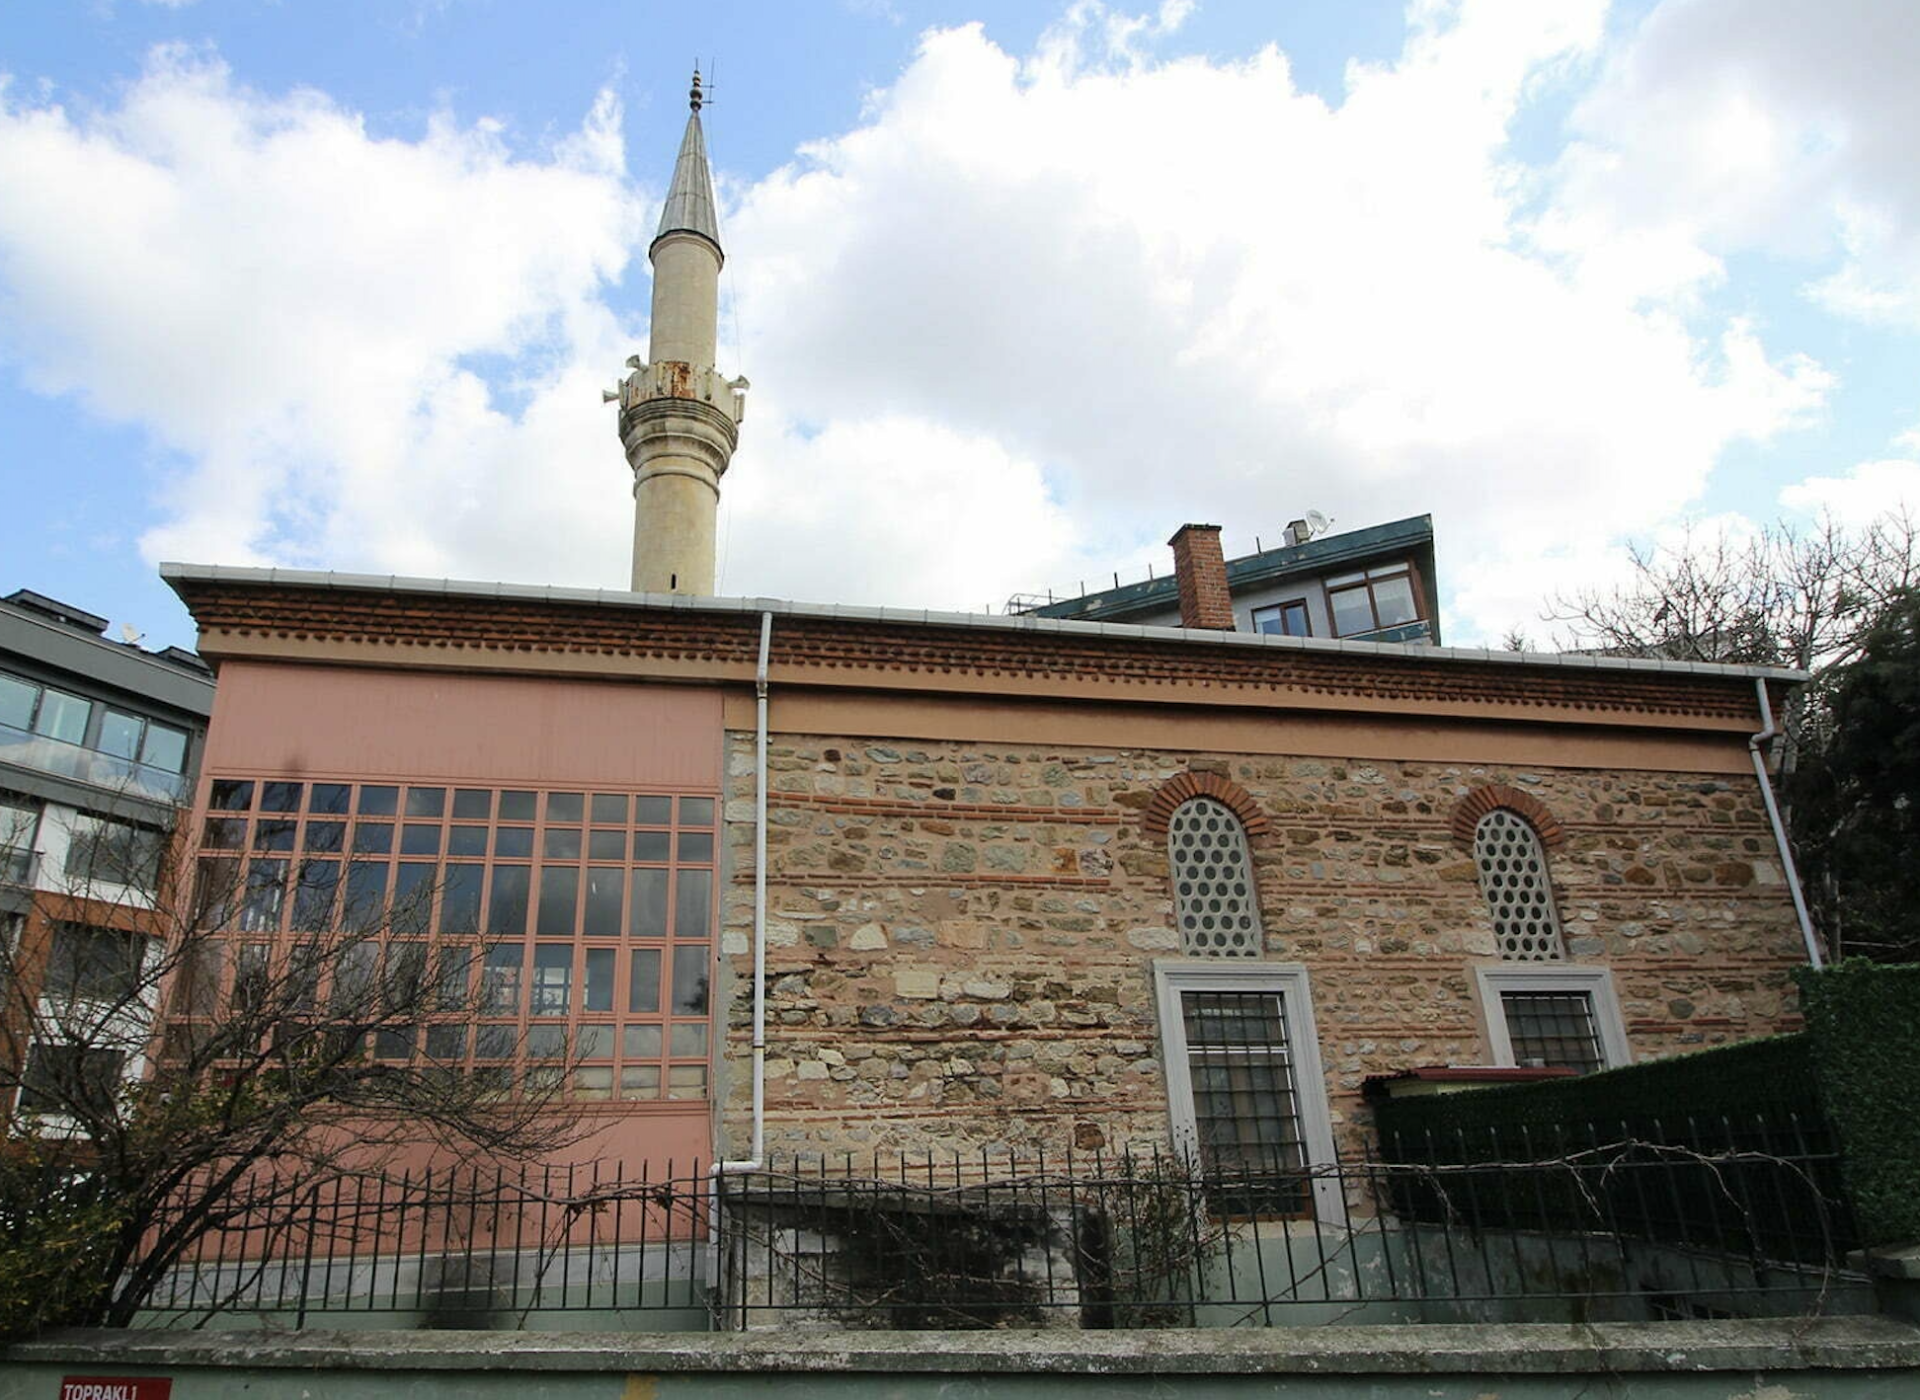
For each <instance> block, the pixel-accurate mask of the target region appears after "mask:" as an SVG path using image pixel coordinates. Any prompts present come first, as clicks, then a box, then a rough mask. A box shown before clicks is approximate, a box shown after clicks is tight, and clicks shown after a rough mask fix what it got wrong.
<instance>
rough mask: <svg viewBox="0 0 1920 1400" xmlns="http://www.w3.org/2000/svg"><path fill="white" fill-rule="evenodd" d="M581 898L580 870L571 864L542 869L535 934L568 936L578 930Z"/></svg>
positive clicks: (545, 866)
mask: <svg viewBox="0 0 1920 1400" xmlns="http://www.w3.org/2000/svg"><path fill="white" fill-rule="evenodd" d="M579 899H580V871H579V870H578V869H577V868H576V867H574V866H571V865H543V866H541V867H540V915H539V920H538V922H537V923H536V924H535V926H534V932H535V933H538V934H542V935H545V936H548V937H556V936H557V937H562V938H564V937H568V936H570V935H571V934H572V933H573V931H574V928H575V916H574V909H575V907H576V905H578V903H579Z"/></svg>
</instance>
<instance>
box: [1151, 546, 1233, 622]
mask: <svg viewBox="0 0 1920 1400" xmlns="http://www.w3.org/2000/svg"><path fill="white" fill-rule="evenodd" d="M1167 543H1168V544H1170V545H1172V546H1173V578H1174V582H1175V583H1176V584H1177V585H1179V588H1180V625H1181V626H1182V627H1207V628H1212V629H1213V630H1214V631H1216V632H1231V631H1233V598H1232V596H1231V595H1230V594H1229V593H1228V592H1227V561H1226V558H1225V556H1224V555H1222V554H1221V553H1220V527H1219V526H1218V525H1182V526H1181V527H1180V528H1179V530H1177V531H1176V532H1175V533H1174V536H1173V538H1172V539H1170V540H1168V541H1167Z"/></svg>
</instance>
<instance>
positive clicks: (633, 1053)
mask: <svg viewBox="0 0 1920 1400" xmlns="http://www.w3.org/2000/svg"><path fill="white" fill-rule="evenodd" d="M620 1058H621V1059H623V1060H657V1059H659V1058H660V1027H658V1026H628V1027H626V1028H625V1029H624V1030H622V1031H621V1032H620Z"/></svg>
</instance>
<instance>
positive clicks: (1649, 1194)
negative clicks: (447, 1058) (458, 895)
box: [148, 1135, 1870, 1329]
mask: <svg viewBox="0 0 1920 1400" xmlns="http://www.w3.org/2000/svg"><path fill="white" fill-rule="evenodd" d="M1588 1136H1589V1137H1591V1136H1592V1135H1588ZM1772 1146H1773V1147H1775V1148H1790V1147H1791V1146H1792V1145H1791V1144H1773V1145H1772ZM1832 1165H1833V1164H1832V1162H1831V1159H1830V1154H1824V1153H1811V1152H1809V1153H1798V1152H1794V1151H1790V1150H1762V1149H1758V1148H1753V1147H1742V1148H1734V1149H1730V1150H1727V1151H1724V1152H1718V1153H1716V1152H1712V1151H1702V1150H1697V1149H1682V1148H1677V1147H1672V1146H1659V1145H1652V1144H1648V1143H1645V1142H1642V1141H1638V1140H1620V1141H1612V1142H1600V1141H1587V1142H1584V1143H1574V1144H1572V1145H1571V1146H1570V1147H1569V1150H1567V1151H1565V1152H1555V1153H1554V1154H1553V1155H1550V1156H1542V1157H1541V1158H1539V1159H1537V1160H1531V1161H1517V1160H1503V1161H1471V1162H1462V1161H1447V1160H1445V1154H1443V1153H1438V1152H1436V1153H1435V1154H1433V1156H1432V1158H1431V1159H1429V1160H1425V1161H1395V1162H1387V1161H1379V1160H1365V1161H1360V1162H1347V1163H1332V1164H1327V1165H1321V1166H1315V1167H1311V1168H1307V1169H1294V1168H1285V1167H1281V1166H1278V1165H1276V1166H1275V1167H1274V1168H1273V1169H1272V1170H1247V1169H1244V1168H1242V1169H1238V1170H1235V1171H1233V1172H1216V1171H1208V1170H1206V1169H1204V1168H1203V1167H1201V1166H1199V1165H1198V1164H1196V1163H1194V1162H1193V1161H1191V1160H1190V1159H1188V1158H1186V1157H1184V1156H1181V1155H1177V1154H1171V1153H1167V1154H1155V1153H1147V1154H1144V1155H1134V1156H1127V1155H1107V1154H1102V1153H1091V1154H1088V1153H1068V1154H1063V1155H1061V1156H1058V1157H1056V1156H1052V1155H1050V1154H1042V1153H1038V1152H1034V1153H1030V1154H1023V1155H1018V1156H1010V1155H1006V1154H1000V1153H985V1152H981V1153H972V1154H947V1155H944V1156H927V1155H917V1156H907V1157H900V1156H893V1155H888V1156H887V1157H885V1158H883V1159H867V1160H858V1161H856V1160H854V1159H852V1158H847V1157H842V1158H837V1159H828V1158H821V1157H811V1158H807V1159H802V1160H795V1161H785V1162H782V1163H778V1164H770V1165H769V1166H768V1167H767V1168H766V1169H764V1170H760V1171H756V1172H752V1173H745V1174H733V1175H727V1176H724V1177H721V1178H719V1179H717V1180H716V1179H715V1178H713V1177H712V1176H711V1175H710V1174H709V1173H708V1172H706V1171H705V1170H704V1169H702V1168H701V1166H700V1165H699V1164H697V1163H696V1164H686V1165H683V1166H682V1167H681V1168H679V1169H678V1170H676V1169H674V1168H673V1167H668V1168H666V1169H665V1170H663V1171H651V1172H650V1171H649V1170H647V1169H644V1168H643V1169H642V1170H641V1171H640V1172H638V1173H637V1174H631V1175H630V1174H626V1173H623V1172H620V1171H617V1170H613V1169H611V1168H608V1167H606V1166H604V1165H602V1166H600V1167H597V1168H574V1169H570V1170H567V1169H559V1170H554V1169H547V1170H543V1169H539V1168H534V1169H529V1170H520V1171H514V1172H506V1171H491V1172H482V1171H471V1170H466V1169H460V1170H456V1171H451V1172H442V1173H429V1174H426V1175H402V1176H399V1177H394V1178H386V1177H381V1178H372V1177H369V1178H347V1179H343V1180H339V1181H333V1182H328V1183H326V1184H324V1185H320V1186H316V1187H313V1188H310V1189H308V1190H306V1191H304V1192H302V1193H300V1194H298V1195H295V1196H293V1197H291V1198H288V1197H286V1196H285V1195H284V1194H281V1193H275V1194H274V1197H273V1199H272V1200H271V1202H267V1201H266V1199H265V1196H264V1195H263V1198H262V1204H261V1205H260V1207H259V1208H258V1209H257V1210H255V1209H250V1208H249V1206H248V1204H247V1202H246V1201H245V1199H244V1198H242V1199H236V1200H235V1201H234V1202H231V1203H230V1205H229V1208H228V1209H227V1210H225V1211H224V1212H223V1218H224V1219H225V1221H226V1224H225V1225H224V1226H223V1227H222V1228H221V1229H220V1230H217V1231H214V1232H212V1233H210V1234H208V1235H207V1236H206V1237H205V1238H204V1240H203V1241H202V1242H201V1245H200V1247H199V1248H198V1249H197V1250H196V1251H195V1252H194V1254H193V1256H192V1257H191V1258H189V1259H188V1260H186V1261H185V1262H183V1263H182V1264H181V1265H180V1266H179V1267H178V1268H176V1269H175V1270H174V1271H173V1272H172V1273H171V1274H170V1275H169V1276H168V1277H167V1278H166V1279H165V1280H164V1282H163V1283H162V1285H161V1286H160V1288H159V1289H157V1290H156V1291H155V1293H154V1294H153V1296H152V1297H151V1298H150V1299H149V1300H148V1310H149V1313H150V1315H151V1316H152V1318H153V1320H155V1321H166V1320H169V1319H185V1318H190V1317H193V1316H195V1315H201V1316H204V1315H208V1314H212V1313H219V1312H228V1313H231V1312H249V1313H268V1314H274V1315H276V1319H277V1320H279V1321H283V1322H285V1323H286V1324H288V1325H294V1326H299V1325H306V1324H308V1323H309V1322H311V1321H313V1320H314V1319H315V1318H316V1317H318V1316H320V1315H323V1314H332V1313H339V1312H349V1311H351V1312H368V1313H385V1314H392V1315H395V1316H394V1318H393V1322H394V1325H404V1326H435V1325H439V1326H487V1327H515V1326H527V1325H534V1324H535V1323H537V1322H538V1321H539V1320H538V1319H536V1318H535V1314H553V1313H560V1312H583V1313H584V1312H592V1313H597V1314H601V1315H602V1323H601V1324H600V1325H604V1323H605V1315H606V1314H616V1313H617V1314H623V1315H625V1316H624V1317H623V1318H622V1319H621V1322H622V1325H631V1326H636V1327H646V1328H674V1327H682V1328H705V1327H720V1328H738V1327H771V1326H792V1325H818V1326H834V1327H870V1328H872V1327H877V1328H902V1329H906V1328H934V1327H943V1328H945V1327H1010V1326H1024V1327H1048V1326H1058V1327H1089V1328H1101V1327H1148V1326H1244V1325H1256V1326H1258V1325H1268V1326H1274V1325H1290V1324H1312V1323H1317V1322H1329V1321H1354V1322H1364V1321H1373V1322H1417V1321H1468V1320H1494V1321H1523V1320H1543V1321H1544V1320H1562V1319H1568V1320H1571V1319H1587V1320H1595V1319H1605V1318H1617V1319H1621V1320H1632V1319H1637V1318H1649V1317H1668V1316H1693V1317H1708V1316H1722V1315H1726V1316H1779V1315H1788V1314H1797V1313H1804V1312H1813V1311H1822V1310H1825V1311H1852V1310H1864V1309H1865V1308H1867V1307H1869V1306H1870V1300H1869V1299H1868V1295H1867V1293H1866V1291H1865V1290H1864V1284H1863V1281H1862V1280H1861V1279H1859V1278H1858V1277H1857V1276H1856V1275H1853V1274H1851V1273H1849V1272H1847V1271H1846V1270H1845V1269H1844V1268H1843V1267H1842V1259H1843V1257H1844V1253H1843V1251H1844V1249H1845V1246H1846V1242H1847V1241H1848V1240H1849V1238H1850V1226H1849V1223H1848V1216H1847V1212H1846V1208H1845V1205H1844V1202H1843V1201H1842V1200H1840V1199H1839V1197H1838V1196H1837V1195H1836V1194H1834V1193H1833V1191H1832V1190H1831V1182H1832V1181H1833V1179H1834V1178H1833V1176H1832ZM1276 1201H1284V1202H1285V1203H1286V1208H1285V1209H1277V1208H1276V1206H1275V1202H1276ZM164 1223H165V1222H162V1224H164ZM546 1325H553V1319H551V1318H549V1319H548V1321H547V1323H546Z"/></svg>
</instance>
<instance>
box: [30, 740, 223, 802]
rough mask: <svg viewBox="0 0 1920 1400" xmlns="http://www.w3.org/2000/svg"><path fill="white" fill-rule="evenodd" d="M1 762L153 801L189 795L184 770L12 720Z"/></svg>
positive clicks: (170, 799) (183, 797) (176, 798)
mask: <svg viewBox="0 0 1920 1400" xmlns="http://www.w3.org/2000/svg"><path fill="white" fill-rule="evenodd" d="M0 763H12V764H17V765H18V766H20V767H22V768H31V769H33V770H34V771H35V772H39V773H51V774H53V775H54V776H55V777H57V778H72V779H74V780H75V781H76V782H82V783H91V784H92V785H93V786H95V787H101V788H107V789H109V790H111V791H113V792H116V793H120V794H123V795H125V796H127V797H140V798H145V799H146V800H147V801H149V802H165V803H174V802H180V801H184V800H185V798H186V795H187V779H186V776H185V775H184V774H181V773H169V772H168V771H167V770H166V769H164V768H155V767H153V766H152V765H150V764H146V763H135V762H134V761H133V760H132V759H130V758H121V757H119V756H118V755H116V754H110V753H101V752H99V751H98V750H97V749H89V748H86V747H85V746H83V745H80V744H69V743H67V742H66V741H65V740H63V739H49V738H48V737H47V736H46V735H44V734H30V733H28V732H27V731H26V730H24V729H15V728H14V727H13V726H12V725H8V724H0Z"/></svg>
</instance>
